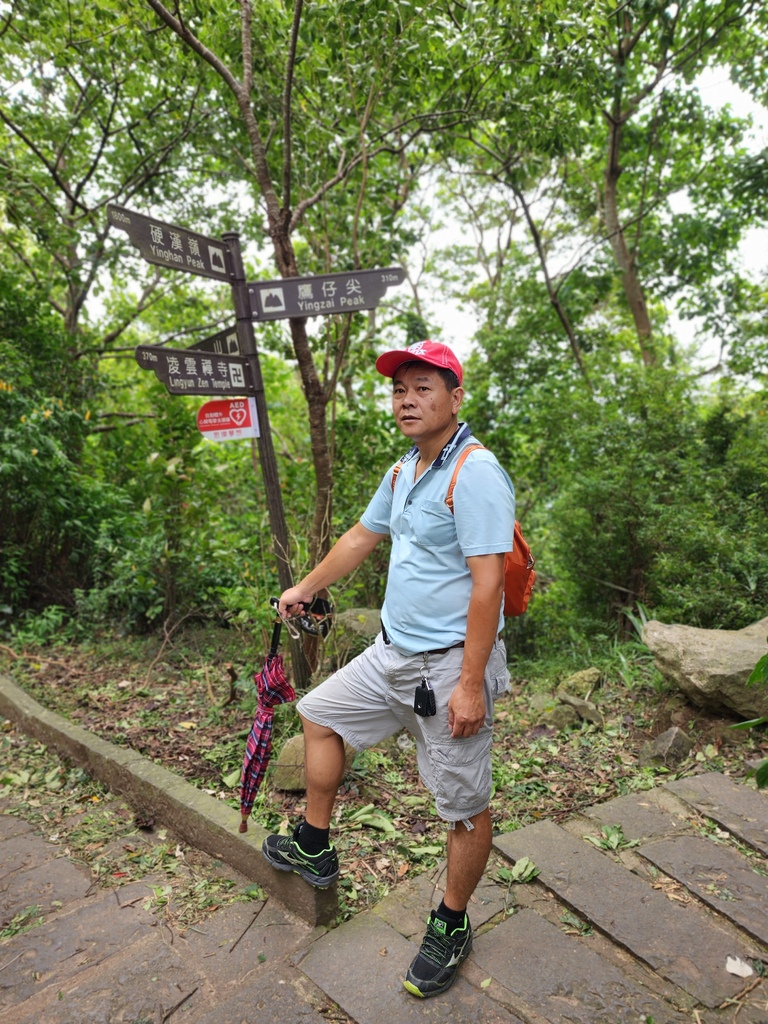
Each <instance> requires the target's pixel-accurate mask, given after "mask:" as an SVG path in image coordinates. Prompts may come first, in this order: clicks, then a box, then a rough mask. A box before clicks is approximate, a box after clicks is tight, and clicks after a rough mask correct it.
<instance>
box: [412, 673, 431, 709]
mask: <svg viewBox="0 0 768 1024" xmlns="http://www.w3.org/2000/svg"><path fill="white" fill-rule="evenodd" d="M413 710H414V711H415V712H416V714H417V715H420V716H421V717H422V718H431V717H432V715H435V714H437V708H436V707H435V691H434V690H433V689H432V687H431V686H430V685H429V680H428V679H427V678H426V676H422V677H421V683H420V684H419V685H418V686H417V687H416V693H415V695H414V698H413Z"/></svg>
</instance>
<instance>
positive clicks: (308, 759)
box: [261, 716, 344, 889]
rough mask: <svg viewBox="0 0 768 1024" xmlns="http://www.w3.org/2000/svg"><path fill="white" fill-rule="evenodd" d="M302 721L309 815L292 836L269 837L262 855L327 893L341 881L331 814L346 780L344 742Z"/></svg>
mask: <svg viewBox="0 0 768 1024" xmlns="http://www.w3.org/2000/svg"><path fill="white" fill-rule="evenodd" d="M300 717H301V724H302V727H303V729H304V765H305V769H306V784H307V811H306V815H305V818H304V821H302V822H299V824H298V825H297V826H296V828H295V829H294V830H293V835H292V836H278V835H274V836H267V838H266V839H265V840H264V842H263V843H262V847H261V850H262V853H263V854H264V856H265V857H266V859H267V860H268V861H269V863H270V864H271V865H272V867H273V868H277V869H278V871H295V872H296V873H297V874H299V875H301V877H302V878H303V879H304V881H305V882H309V884H310V885H314V886H317V887H318V888H321V889H325V888H327V887H328V886H329V885H333V883H334V882H335V881H336V879H337V878H338V877H339V858H338V857H337V855H336V850H335V849H334V846H333V843H332V842H331V840H330V835H329V832H330V824H331V813H332V812H333V804H334V801H335V799H336V793H337V792H338V789H339V786H340V785H341V780H342V778H343V777H344V741H343V740H342V738H341V736H339V735H338V734H337V733H335V732H334V731H333V730H332V729H328V728H327V727H326V726H324V725H316V724H315V723H314V722H310V721H309V719H307V718H304V717H303V716H300Z"/></svg>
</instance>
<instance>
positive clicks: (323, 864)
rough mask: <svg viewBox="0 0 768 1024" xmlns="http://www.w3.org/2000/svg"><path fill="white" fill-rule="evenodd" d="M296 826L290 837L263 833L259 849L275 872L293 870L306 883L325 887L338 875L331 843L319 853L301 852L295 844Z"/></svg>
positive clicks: (297, 830)
mask: <svg viewBox="0 0 768 1024" xmlns="http://www.w3.org/2000/svg"><path fill="white" fill-rule="evenodd" d="M300 828H301V824H298V825H297V826H296V828H295V829H294V830H293V835H292V836H267V838H266V839H265V840H264V842H263V843H262V844H261V852H262V853H263V854H264V857H265V858H266V859H267V860H268V861H269V863H270V864H271V865H272V867H273V868H277V870H278V871H295V872H296V874H298V875H301V877H302V878H303V879H304V881H305V882H309V884H310V885H314V886H317V888H318V889H327V888H328V886H329V885H333V883H334V882H335V881H336V879H337V878H338V877H339V858H338V857H337V856H336V850H335V848H334V846H333V845H331V846H329V847H327V848H326V849H325V850H321V851H320V853H305V852H304V851H303V850H302V848H301V847H300V846H299V843H298V835H299V829H300Z"/></svg>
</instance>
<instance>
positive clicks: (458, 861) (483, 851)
mask: <svg viewBox="0 0 768 1024" xmlns="http://www.w3.org/2000/svg"><path fill="white" fill-rule="evenodd" d="M469 823H470V824H471V825H472V826H474V827H473V828H471V829H469V828H467V827H466V825H465V824H464V823H463V822H462V821H457V822H456V826H455V828H453V829H451V831H450V832H449V833H448V880H447V882H446V886H445V896H444V898H443V901H442V903H441V904H440V906H439V907H438V909H437V910H433V911H432V913H431V914H430V917H429V921H428V923H427V932H426V935H425V936H424V941H423V942H422V944H421V949H420V950H419V954H418V956H417V957H416V958H415V959H414V961H413V963H412V964H411V966H410V967H409V968H408V973H407V974H406V976H405V987H406V989H407V990H408V991H409V992H410V993H411V995H414V996H420V997H421V998H422V999H425V998H429V997H430V996H436V995H438V994H439V993H440V992H445V990H446V989H447V988H450V986H451V985H452V984H453V982H454V979H455V977H456V971H457V970H458V968H459V965H460V964H461V963H463V961H464V960H466V958H467V957H468V956H469V954H470V952H471V950H472V926H471V925H470V923H469V918H468V917H467V914H466V908H467V903H468V902H469V898H470V896H471V895H472V893H473V892H474V891H475V889H476V888H477V883H478V882H479V881H480V879H481V878H482V875H483V871H484V870H485V865H486V864H487V863H488V855H489V853H490V852H491V840H492V832H491V813H490V811H489V810H487V809H486V810H484V811H481V813H480V814H476V815H474V817H472V818H470V819H469Z"/></svg>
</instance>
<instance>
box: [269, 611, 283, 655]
mask: <svg viewBox="0 0 768 1024" xmlns="http://www.w3.org/2000/svg"><path fill="white" fill-rule="evenodd" d="M282 630H283V620H282V619H281V618H278V620H277V622H276V623H275V625H274V628H273V629H272V645H271V646H270V648H269V653H270V656H271V657H273V658H274V656H275V655H276V654H277V650H278V648H279V646H280V633H281V632H282Z"/></svg>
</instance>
